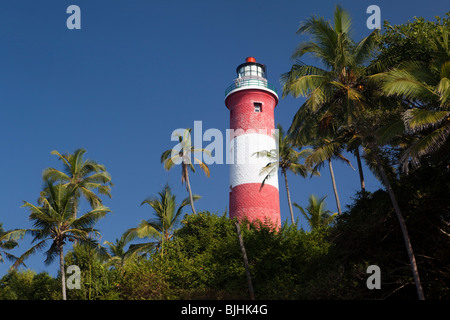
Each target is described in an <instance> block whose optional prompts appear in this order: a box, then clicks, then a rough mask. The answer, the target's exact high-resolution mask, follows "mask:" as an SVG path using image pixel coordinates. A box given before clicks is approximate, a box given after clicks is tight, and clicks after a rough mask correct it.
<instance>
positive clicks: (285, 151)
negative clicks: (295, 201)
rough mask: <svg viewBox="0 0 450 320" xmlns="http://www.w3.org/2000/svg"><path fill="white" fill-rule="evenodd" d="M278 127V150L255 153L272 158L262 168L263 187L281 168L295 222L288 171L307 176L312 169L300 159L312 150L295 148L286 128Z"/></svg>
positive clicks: (276, 135) (292, 217)
mask: <svg viewBox="0 0 450 320" xmlns="http://www.w3.org/2000/svg"><path fill="white" fill-rule="evenodd" d="M277 129H278V133H277V134H275V135H274V136H275V138H276V139H278V150H275V149H274V150H262V151H258V152H255V155H256V156H257V157H265V158H268V159H270V162H269V163H267V165H265V166H264V167H263V168H262V169H261V174H262V175H265V178H264V180H263V181H262V183H261V188H262V187H263V186H264V184H265V182H266V181H267V179H269V178H270V177H272V176H273V175H274V174H276V172H277V171H278V169H281V174H282V175H283V177H284V182H285V185H286V194H287V200H288V204H289V211H290V213H291V220H292V223H293V224H294V223H295V220H294V212H293V210H292V204H291V195H290V191H289V184H288V180H287V171H291V172H292V173H294V174H295V175H297V174H299V175H300V176H302V177H303V178H306V177H307V176H308V174H309V172H311V171H312V169H311V167H309V166H307V165H305V164H301V163H299V160H300V159H301V158H305V157H306V156H307V155H308V153H309V152H310V149H304V150H301V151H300V152H299V151H297V150H295V148H294V146H293V143H292V142H291V140H290V139H289V138H288V136H287V135H285V134H284V130H283V128H282V126H281V125H280V124H278V125H277ZM312 174H318V172H317V171H314V172H312Z"/></svg>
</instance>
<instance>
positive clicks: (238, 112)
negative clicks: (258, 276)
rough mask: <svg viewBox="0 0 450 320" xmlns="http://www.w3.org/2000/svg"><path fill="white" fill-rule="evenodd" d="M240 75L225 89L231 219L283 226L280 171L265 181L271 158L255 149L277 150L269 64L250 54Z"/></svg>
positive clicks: (239, 71)
mask: <svg viewBox="0 0 450 320" xmlns="http://www.w3.org/2000/svg"><path fill="white" fill-rule="evenodd" d="M236 71H237V78H236V79H235V80H234V82H233V84H231V85H230V86H229V87H228V88H227V89H226V91H225V96H226V97H225V105H226V106H227V108H228V109H229V110H230V129H231V130H230V131H231V134H230V140H231V141H230V146H231V148H230V149H231V150H230V151H231V152H230V153H231V156H230V157H229V158H230V160H231V163H230V204H229V205H230V218H234V217H236V218H237V219H238V220H242V219H244V218H247V219H248V220H249V221H251V222H255V221H257V220H260V221H261V222H263V223H265V224H268V223H269V224H272V226H274V227H277V228H278V227H279V226H281V218H280V200H279V192H278V176H277V172H275V174H274V175H273V176H271V177H270V178H269V179H267V180H266V182H265V183H264V187H263V188H262V189H261V190H260V188H261V183H262V181H263V180H264V177H265V176H264V175H261V169H262V168H263V167H264V166H265V165H266V164H267V163H268V162H269V159H268V158H261V157H259V158H258V157H256V156H255V152H258V151H262V150H275V149H276V150H278V149H277V141H276V139H275V137H274V135H273V134H274V132H275V120H274V109H275V107H276V105H277V103H278V96H277V93H276V90H275V87H274V86H273V85H271V84H270V83H269V82H268V81H267V79H266V67H265V66H264V65H263V64H260V63H257V62H256V61H255V58H253V57H249V58H247V59H246V61H245V63H243V64H241V65H239V66H238V67H237V70H236Z"/></svg>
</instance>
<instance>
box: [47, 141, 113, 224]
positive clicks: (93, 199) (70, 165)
mask: <svg viewBox="0 0 450 320" xmlns="http://www.w3.org/2000/svg"><path fill="white" fill-rule="evenodd" d="M85 153H86V150H85V149H77V150H75V152H74V153H73V154H67V153H66V154H63V155H62V154H60V153H59V152H58V151H56V150H55V151H52V152H51V154H54V155H57V156H58V158H59V160H61V161H62V163H63V170H62V171H60V170H57V169H55V168H47V169H45V170H44V172H43V173H42V178H43V179H44V181H47V180H48V181H51V182H57V181H58V182H61V183H63V184H64V185H66V186H69V187H70V188H73V189H74V201H75V204H74V211H73V214H74V217H76V213H77V210H78V205H77V204H78V201H79V198H80V196H81V195H83V196H84V198H86V200H87V201H88V202H89V204H90V205H91V207H92V208H93V209H94V208H96V207H97V206H100V205H101V204H102V200H101V199H100V197H99V196H98V195H97V194H95V193H94V190H96V191H97V192H98V193H99V194H103V195H106V196H108V197H110V198H111V193H110V191H111V186H112V185H113V184H112V183H111V175H110V174H109V173H108V172H107V171H106V168H105V166H104V165H101V164H98V163H97V162H96V161H94V160H90V159H87V160H83V155H84V154H85ZM46 192H47V190H44V191H43V192H42V194H41V197H43V198H45V196H46Z"/></svg>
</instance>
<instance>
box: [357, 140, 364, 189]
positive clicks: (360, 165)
mask: <svg viewBox="0 0 450 320" xmlns="http://www.w3.org/2000/svg"><path fill="white" fill-rule="evenodd" d="M355 156H356V161H357V162H358V171H359V181H360V182H361V191H362V193H363V195H364V194H365V192H366V183H365V181H364V173H363V169H362V164H361V155H360V154H359V147H357V148H356V149H355Z"/></svg>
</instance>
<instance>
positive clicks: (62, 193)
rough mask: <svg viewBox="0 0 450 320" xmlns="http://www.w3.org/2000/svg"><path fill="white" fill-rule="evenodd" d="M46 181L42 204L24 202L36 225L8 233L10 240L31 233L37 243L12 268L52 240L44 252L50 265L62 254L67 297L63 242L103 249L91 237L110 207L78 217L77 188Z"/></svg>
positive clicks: (99, 208) (62, 283) (64, 292)
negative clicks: (76, 212)
mask: <svg viewBox="0 0 450 320" xmlns="http://www.w3.org/2000/svg"><path fill="white" fill-rule="evenodd" d="M46 184H47V192H46V197H45V198H41V202H42V206H35V205H33V204H31V203H29V202H26V201H24V205H23V207H27V208H29V209H30V212H31V213H30V216H29V219H30V221H32V223H33V226H34V228H33V229H16V230H12V231H9V232H7V236H8V240H15V239H18V238H23V237H24V236H25V234H30V235H32V236H33V240H32V243H36V242H37V243H36V244H35V245H33V246H32V247H31V248H30V249H28V250H27V251H25V253H23V254H22V255H21V256H20V257H19V258H18V259H17V260H16V262H15V263H14V264H13V265H12V268H13V269H15V268H17V267H18V266H19V265H21V264H23V262H24V260H25V259H27V258H28V257H29V256H31V255H32V254H34V253H36V252H37V251H40V250H42V249H43V248H45V246H46V244H47V242H51V245H50V248H49V249H48V250H47V251H46V252H45V255H46V259H45V261H44V262H45V264H50V263H51V262H52V261H53V260H54V259H55V258H56V257H57V256H59V266H60V273H61V286H62V298H63V300H66V279H65V270H64V245H65V244H66V241H67V240H69V241H74V240H76V241H77V242H78V243H79V244H80V245H87V246H90V247H92V248H97V249H98V250H99V251H102V250H103V249H102V248H101V247H100V246H99V245H98V243H97V241H96V240H95V239H92V237H91V236H92V235H94V236H97V235H99V232H98V231H97V230H96V229H94V228H93V225H94V224H95V223H96V222H97V221H98V220H99V219H100V218H103V217H104V216H105V215H106V214H107V213H108V212H110V210H109V208H107V207H104V206H102V205H99V206H97V207H96V208H95V209H93V210H91V211H89V212H87V213H85V214H84V215H82V216H81V217H79V218H75V216H74V211H75V201H74V194H75V192H76V188H75V187H74V186H68V185H61V184H59V185H53V183H52V182H51V181H47V182H46Z"/></svg>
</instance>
